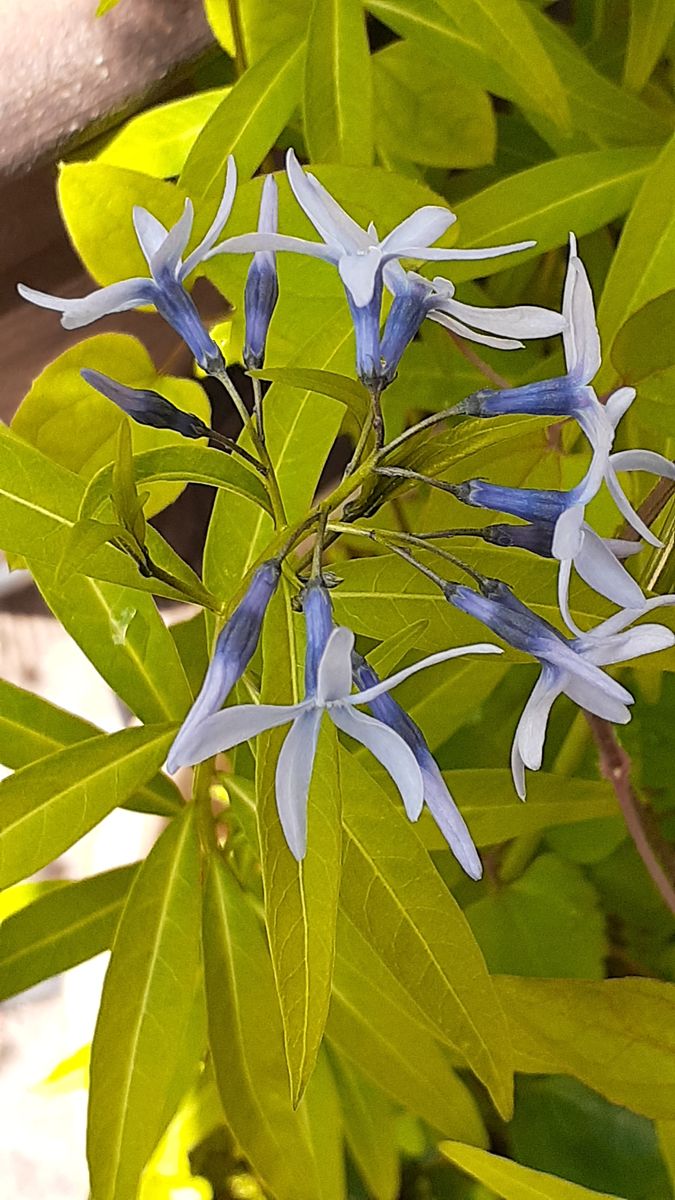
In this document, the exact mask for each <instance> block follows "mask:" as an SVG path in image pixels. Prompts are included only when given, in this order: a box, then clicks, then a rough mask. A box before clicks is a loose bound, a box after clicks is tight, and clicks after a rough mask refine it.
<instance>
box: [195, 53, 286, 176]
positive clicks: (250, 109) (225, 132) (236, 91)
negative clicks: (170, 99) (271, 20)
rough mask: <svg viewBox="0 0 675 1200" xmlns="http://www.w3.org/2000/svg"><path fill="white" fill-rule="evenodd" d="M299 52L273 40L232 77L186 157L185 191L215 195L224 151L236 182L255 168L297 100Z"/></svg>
mask: <svg viewBox="0 0 675 1200" xmlns="http://www.w3.org/2000/svg"><path fill="white" fill-rule="evenodd" d="M304 50H305V48H304V45H303V44H302V43H300V44H299V43H298V42H297V41H296V40H295V39H293V40H291V41H288V42H285V43H283V44H282V45H279V44H277V45H276V46H274V47H273V49H272V50H270V51H269V52H268V54H267V55H266V56H265V57H264V58H262V59H261V60H260V61H259V62H257V63H255V65H254V66H252V67H250V68H249V70H248V71H246V72H245V73H244V74H243V75H242V76H241V78H240V79H238V80H237V82H236V84H235V85H234V87H233V88H232V89H231V91H230V92H229V93H228V95H227V96H226V97H225V99H224V100H223V101H222V102H221V103H220V104H219V105H218V108H217V109H216V111H215V112H214V113H213V116H211V117H210V118H209V120H208V121H207V122H206V125H205V126H204V128H203V129H202V132H201V133H200V135H199V137H198V138H197V140H196V142H195V144H194V146H193V147H192V149H191V151H190V153H189V155H188V158H187V162H186V163H185V166H184V167H183V172H182V174H181V177H180V184H181V187H183V188H184V189H185V191H186V192H187V193H188V194H189V195H191V196H193V197H195V198H197V197H199V196H209V197H215V196H220V193H221V192H222V189H223V181H224V179H225V173H226V169H227V158H228V156H229V155H230V154H233V155H234V157H235V159H236V162H237V168H238V171H239V176H240V178H241V179H242V180H243V179H248V178H249V177H250V176H251V175H252V174H253V172H254V171H255V170H256V168H257V167H259V166H260V164H261V162H262V160H263V159H264V157H265V155H266V154H267V152H268V150H271V149H272V147H273V146H274V143H275V142H276V140H277V138H278V136H279V134H280V133H281V131H282V129H283V128H284V126H285V125H286V123H287V121H288V120H289V118H290V117H291V115H292V113H293V110H294V108H295V107H296V105H297V104H298V102H299V100H300V94H301V78H302V74H301V73H302V63H303V58H304Z"/></svg>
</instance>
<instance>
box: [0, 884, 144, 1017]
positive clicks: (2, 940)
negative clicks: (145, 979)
mask: <svg viewBox="0 0 675 1200" xmlns="http://www.w3.org/2000/svg"><path fill="white" fill-rule="evenodd" d="M135 871H136V866H135V864H134V865H133V866H128V867H117V868H116V869H115V870H113V871H105V872H104V874H102V875H94V876H92V877H91V878H90V879H80V880H77V881H76V882H75V883H64V884H63V885H62V886H59V887H56V888H55V889H54V890H50V891H49V892H48V893H47V894H46V895H44V896H40V897H38V899H37V900H34V901H33V903H32V904H28V905H27V906H26V907H25V908H22V909H20V910H19V912H17V913H14V914H13V916H11V917H8V918H7V920H5V921H3V922H2V924H0V1000H6V999H7V997H8V996H16V995H17V993H18V992H23V991H25V990H26V988H29V987H33V985H34V984H36V983H39V982H40V981H41V980H43V979H49V978H51V976H52V975H59V974H60V973H61V971H67V970H68V969H69V967H74V966H76V965H77V963H80V962H84V960H85V959H87V958H93V957H94V955H95V954H100V953H101V951H102V950H107V949H109V947H110V946H111V944H112V940H113V938H114V936H115V929H116V928H117V922H118V920H119V915H120V913H121V911H122V908H123V906H124V901H125V899H126V895H127V892H128V891H129V886H130V884H131V882H132V881H133V878H134V873H135Z"/></svg>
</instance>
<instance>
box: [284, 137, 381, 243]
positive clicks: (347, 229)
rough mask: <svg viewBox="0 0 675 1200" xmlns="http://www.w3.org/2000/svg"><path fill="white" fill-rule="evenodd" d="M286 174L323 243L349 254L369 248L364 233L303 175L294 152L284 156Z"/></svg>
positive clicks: (320, 187) (368, 241)
mask: <svg viewBox="0 0 675 1200" xmlns="http://www.w3.org/2000/svg"><path fill="white" fill-rule="evenodd" d="M286 174H287V175H288V182H289V183H290V185H291V190H292V192H293V195H294V196H295V198H296V200H297V202H298V204H299V205H300V207H301V209H302V210H303V211H304V213H305V215H306V216H307V217H309V219H310V221H311V222H312V225H313V226H314V228H315V229H316V231H317V233H319V234H320V235H321V237H322V238H323V239H324V241H326V242H330V243H332V244H333V245H336V246H342V247H343V249H344V250H346V251H347V252H348V253H350V252H353V251H356V250H365V249H367V248H368V246H369V245H370V238H369V236H368V234H367V233H366V231H365V230H364V229H362V228H361V226H360V225H357V223H356V221H354V220H353V218H352V217H350V216H349V213H346V212H345V210H344V209H343V208H342V207H341V205H339V204H338V202H337V200H334V199H333V197H332V196H331V194H330V192H328V191H326V188H325V187H323V186H322V185H321V184H320V183H319V181H318V179H316V178H315V177H314V175H311V174H305V172H304V171H303V169H302V167H301V166H300V163H299V162H298V160H297V158H296V156H295V151H294V150H289V151H288V153H287V155H286Z"/></svg>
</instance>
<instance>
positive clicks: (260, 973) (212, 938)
mask: <svg viewBox="0 0 675 1200" xmlns="http://www.w3.org/2000/svg"><path fill="white" fill-rule="evenodd" d="M203 940H204V973H205V978H206V998H207V1007H208V1021H209V1045H210V1051H211V1057H212V1059H213V1066H214V1070H215V1074H216V1081H217V1084H218V1091H219V1093H220V1098H221V1101H222V1105H223V1111H224V1113H225V1119H226V1121H227V1124H228V1126H229V1128H230V1129H231V1130H232V1133H233V1134H234V1137H235V1138H236V1140H237V1142H238V1144H239V1145H240V1146H241V1148H242V1150H243V1153H244V1155H245V1156H246V1158H247V1159H248V1160H249V1162H250V1163H251V1165H252V1167H253V1169H254V1170H255V1172H256V1173H257V1174H258V1175H259V1176H260V1178H261V1179H262V1180H263V1181H264V1183H265V1184H266V1186H267V1187H268V1188H269V1190H270V1192H271V1193H272V1194H273V1195H274V1196H275V1198H276V1200H316V1197H317V1195H320V1192H319V1186H318V1178H317V1170H316V1165H315V1162H314V1157H313V1153H312V1149H311V1145H310V1141H309V1136H308V1132H307V1128H306V1125H305V1114H304V1112H302V1111H301V1112H294V1111H293V1109H292V1107H291V1102H290V1098H289V1095H288V1075H287V1070H286V1063H285V1061H284V1050H283V1035H282V1029H281V1019H280V1016H279V1004H278V1000H277V994H276V989H275V986H274V979H273V974H272V964H271V962H270V959H269V951H268V949H267V944H266V941H265V937H264V935H263V931H262V929H261V927H260V924H259V922H258V920H257V917H256V915H255V913H254V911H253V908H252V907H251V905H250V903H249V900H248V899H247V897H246V896H245V894H244V893H243V892H242V891H241V889H240V887H239V885H238V884H237V883H236V881H235V879H234V876H233V875H232V874H231V872H230V871H229V870H228V869H227V868H226V867H225V866H224V865H223V863H222V862H221V861H220V860H218V859H217V858H215V857H214V858H213V859H212V861H211V863H210V865H209V870H208V875H207V881H206V893H205V897H204V930H203Z"/></svg>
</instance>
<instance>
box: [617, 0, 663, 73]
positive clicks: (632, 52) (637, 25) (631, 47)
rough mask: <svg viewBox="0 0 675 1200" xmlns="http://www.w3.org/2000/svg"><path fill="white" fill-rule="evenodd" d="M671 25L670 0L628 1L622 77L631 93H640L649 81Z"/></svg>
mask: <svg viewBox="0 0 675 1200" xmlns="http://www.w3.org/2000/svg"><path fill="white" fill-rule="evenodd" d="M673 22H675V3H674V2H673V0H631V5H630V32H629V36H628V46H627V47H626V60H625V63H624V72H623V77H624V81H625V84H626V87H628V88H630V90H631V91H632V92H639V91H641V90H642V88H643V87H644V85H645V84H646V82H647V80H648V79H649V76H650V75H651V73H652V71H653V70H654V67H655V66H656V64H657V62H658V60H659V58H660V57H661V55H662V54H663V51H664V50H665V48H666V43H667V41H668V35H669V34H670V31H671V29H672V27H673Z"/></svg>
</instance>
